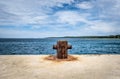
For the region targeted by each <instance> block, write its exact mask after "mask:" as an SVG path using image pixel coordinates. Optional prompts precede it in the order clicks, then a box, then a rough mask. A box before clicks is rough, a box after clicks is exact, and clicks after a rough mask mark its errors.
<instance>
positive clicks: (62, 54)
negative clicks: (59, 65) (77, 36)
mask: <svg viewBox="0 0 120 79" xmlns="http://www.w3.org/2000/svg"><path fill="white" fill-rule="evenodd" d="M53 49H56V50H57V58H59V59H65V58H67V57H68V53H67V50H68V49H72V46H71V45H68V42H67V41H57V45H53Z"/></svg>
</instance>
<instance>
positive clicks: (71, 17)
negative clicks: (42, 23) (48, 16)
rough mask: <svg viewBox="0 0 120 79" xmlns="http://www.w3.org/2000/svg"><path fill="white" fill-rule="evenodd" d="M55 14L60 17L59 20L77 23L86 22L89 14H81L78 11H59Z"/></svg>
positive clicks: (72, 23)
mask: <svg viewBox="0 0 120 79" xmlns="http://www.w3.org/2000/svg"><path fill="white" fill-rule="evenodd" d="M55 16H57V17H58V20H57V22H60V23H67V24H70V25H76V24H77V23H80V22H83V23H86V22H87V19H86V18H87V16H88V14H80V13H78V12H76V11H59V12H57V13H56V14H55Z"/></svg>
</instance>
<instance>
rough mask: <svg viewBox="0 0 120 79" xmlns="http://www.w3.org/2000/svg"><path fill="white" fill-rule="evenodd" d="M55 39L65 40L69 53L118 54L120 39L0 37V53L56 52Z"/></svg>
mask: <svg viewBox="0 0 120 79" xmlns="http://www.w3.org/2000/svg"><path fill="white" fill-rule="evenodd" d="M57 40H67V41H68V42H69V44H70V45H72V47H73V48H72V49H71V50H69V53H70V54H120V39H95V38H94V39H93V38H91V39H90V38H44V39H0V55H14V54H18V55H23V54H31V55H32V54H56V50H53V49H52V46H53V44H56V42H57Z"/></svg>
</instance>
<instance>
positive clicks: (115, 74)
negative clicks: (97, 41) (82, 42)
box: [0, 55, 120, 79]
mask: <svg viewBox="0 0 120 79" xmlns="http://www.w3.org/2000/svg"><path fill="white" fill-rule="evenodd" d="M47 56H48V55H0V79H120V55H72V56H74V57H76V58H77V60H74V61H65V60H63V61H53V60H45V57H47Z"/></svg>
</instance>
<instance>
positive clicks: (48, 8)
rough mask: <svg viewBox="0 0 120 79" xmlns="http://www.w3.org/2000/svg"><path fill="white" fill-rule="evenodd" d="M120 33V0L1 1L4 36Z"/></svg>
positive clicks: (0, 32) (0, 27) (0, 22)
mask: <svg viewBox="0 0 120 79" xmlns="http://www.w3.org/2000/svg"><path fill="white" fill-rule="evenodd" d="M114 34H120V0H0V38H43V37H59V36H89V35H90V36H92V35H114Z"/></svg>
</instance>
